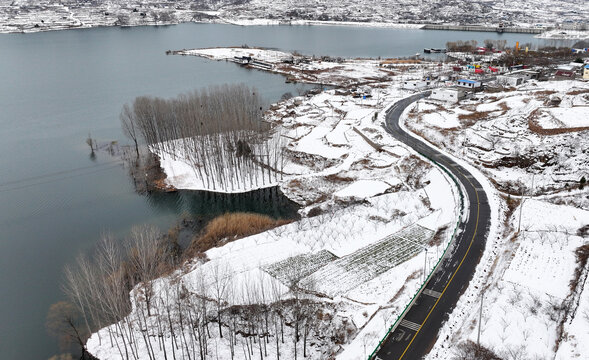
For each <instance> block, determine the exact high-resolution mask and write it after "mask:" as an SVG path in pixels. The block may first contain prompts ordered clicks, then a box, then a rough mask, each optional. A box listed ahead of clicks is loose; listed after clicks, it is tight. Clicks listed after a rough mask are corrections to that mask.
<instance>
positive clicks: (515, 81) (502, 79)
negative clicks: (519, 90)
mask: <svg viewBox="0 0 589 360" xmlns="http://www.w3.org/2000/svg"><path fill="white" fill-rule="evenodd" d="M523 82H524V79H523V78H521V77H519V76H513V75H497V84H499V85H503V86H518V85H520V84H522V83H523Z"/></svg>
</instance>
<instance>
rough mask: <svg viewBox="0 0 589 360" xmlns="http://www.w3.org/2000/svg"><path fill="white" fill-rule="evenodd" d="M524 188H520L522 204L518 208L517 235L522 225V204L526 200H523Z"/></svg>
mask: <svg viewBox="0 0 589 360" xmlns="http://www.w3.org/2000/svg"><path fill="white" fill-rule="evenodd" d="M534 176H535V175H532V193H533V192H534ZM524 189H525V188H524V187H522V196H521V197H522V203H521V204H520V206H519V222H518V224H517V233H518V234H519V231H520V229H521V225H522V210H523V208H524V202H526V199H525V198H524Z"/></svg>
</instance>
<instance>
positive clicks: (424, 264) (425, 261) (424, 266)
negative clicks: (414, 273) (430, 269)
mask: <svg viewBox="0 0 589 360" xmlns="http://www.w3.org/2000/svg"><path fill="white" fill-rule="evenodd" d="M423 249H424V250H425V260H424V261H423V282H425V280H426V279H427V272H426V270H427V248H426V247H424V248H423Z"/></svg>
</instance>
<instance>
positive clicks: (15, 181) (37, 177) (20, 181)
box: [0, 160, 120, 187]
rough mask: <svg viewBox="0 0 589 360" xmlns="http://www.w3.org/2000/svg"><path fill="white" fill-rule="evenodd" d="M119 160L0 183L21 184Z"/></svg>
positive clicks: (3, 184) (0, 185)
mask: <svg viewBox="0 0 589 360" xmlns="http://www.w3.org/2000/svg"><path fill="white" fill-rule="evenodd" d="M119 162H120V160H113V161H108V162H105V163H101V164H95V165H89V166H83V167H79V168H75V169H70V170H62V171H57V172H54V173H48V174H42V175H37V176H31V177H26V178H21V179H17V180H12V181H7V182H4V183H2V184H0V187H2V186H6V185H12V184H19V183H22V182H26V181H31V180H39V179H44V178H48V177H54V176H58V175H64V174H70V173H73V172H77V171H81V170H86V169H93V168H96V167H100V166H105V165H110V164H114V163H119Z"/></svg>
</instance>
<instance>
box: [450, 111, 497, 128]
mask: <svg viewBox="0 0 589 360" xmlns="http://www.w3.org/2000/svg"><path fill="white" fill-rule="evenodd" d="M491 112H492V111H475V112H473V113H470V114H460V115H458V120H460V123H461V124H462V126H463V127H471V126H473V125H474V124H475V123H476V122H477V121H479V120H485V119H486V118H487V116H489V114H490V113H491Z"/></svg>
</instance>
